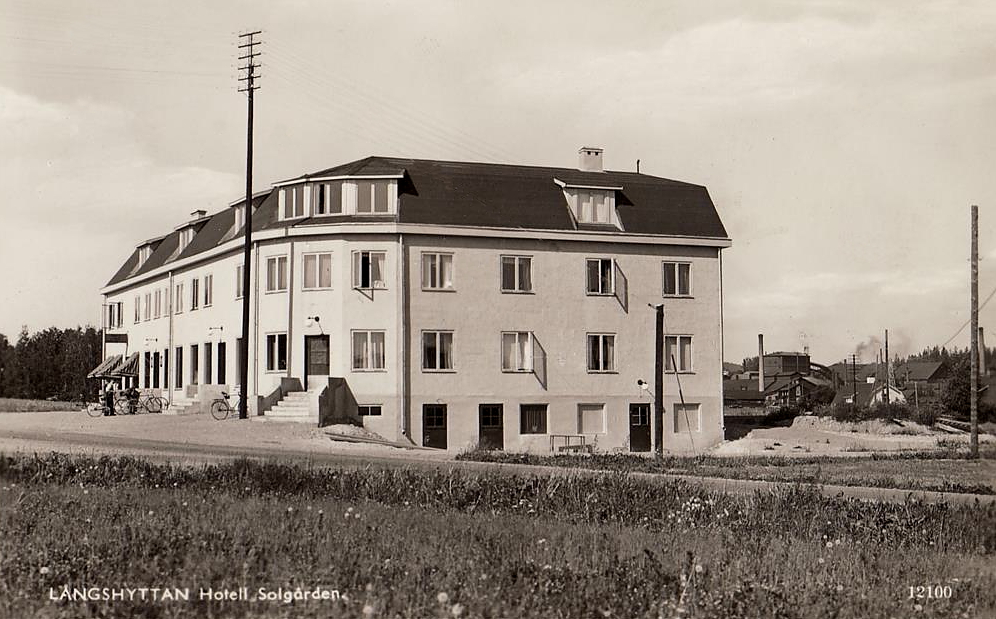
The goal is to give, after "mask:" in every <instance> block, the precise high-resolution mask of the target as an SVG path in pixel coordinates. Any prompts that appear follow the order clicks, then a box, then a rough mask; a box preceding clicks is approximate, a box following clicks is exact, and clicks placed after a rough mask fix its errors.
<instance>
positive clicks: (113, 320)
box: [107, 301, 124, 329]
mask: <svg viewBox="0 0 996 619" xmlns="http://www.w3.org/2000/svg"><path fill="white" fill-rule="evenodd" d="M107 325H108V328H111V329H119V328H121V326H122V325H124V302H122V301H115V302H114V303H110V304H109V305H108V306H107Z"/></svg>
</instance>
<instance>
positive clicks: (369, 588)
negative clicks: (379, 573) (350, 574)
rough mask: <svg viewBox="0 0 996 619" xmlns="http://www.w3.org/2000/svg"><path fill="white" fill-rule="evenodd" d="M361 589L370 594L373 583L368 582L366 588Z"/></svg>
mask: <svg viewBox="0 0 996 619" xmlns="http://www.w3.org/2000/svg"><path fill="white" fill-rule="evenodd" d="M363 589H364V590H366V592H367V593H370V592H371V591H373V590H374V586H373V583H372V582H368V583H367V586H366V587H363Z"/></svg>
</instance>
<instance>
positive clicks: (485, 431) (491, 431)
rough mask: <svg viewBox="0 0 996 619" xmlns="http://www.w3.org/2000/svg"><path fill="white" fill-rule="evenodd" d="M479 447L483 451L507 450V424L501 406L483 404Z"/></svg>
mask: <svg viewBox="0 0 996 619" xmlns="http://www.w3.org/2000/svg"><path fill="white" fill-rule="evenodd" d="M478 446H479V447H480V448H481V449H504V448H505V423H504V415H503V414H502V405H501V404H481V407H480V439H479V441H478Z"/></svg>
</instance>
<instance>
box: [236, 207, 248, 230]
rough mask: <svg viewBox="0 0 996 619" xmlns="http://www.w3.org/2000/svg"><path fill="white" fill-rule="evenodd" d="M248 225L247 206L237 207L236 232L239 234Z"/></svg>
mask: <svg viewBox="0 0 996 619" xmlns="http://www.w3.org/2000/svg"><path fill="white" fill-rule="evenodd" d="M245 225H246V206H245V204H243V205H241V206H236V207H235V226H234V228H235V231H236V232H238V231H239V230H241V229H242V228H244V227H245Z"/></svg>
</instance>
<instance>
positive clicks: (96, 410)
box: [83, 402, 104, 417]
mask: <svg viewBox="0 0 996 619" xmlns="http://www.w3.org/2000/svg"><path fill="white" fill-rule="evenodd" d="M83 410H85V411H86V414H87V415H90V416H91V417H100V416H102V415H103V414H104V405H103V404H101V403H99V402H84V403H83Z"/></svg>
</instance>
